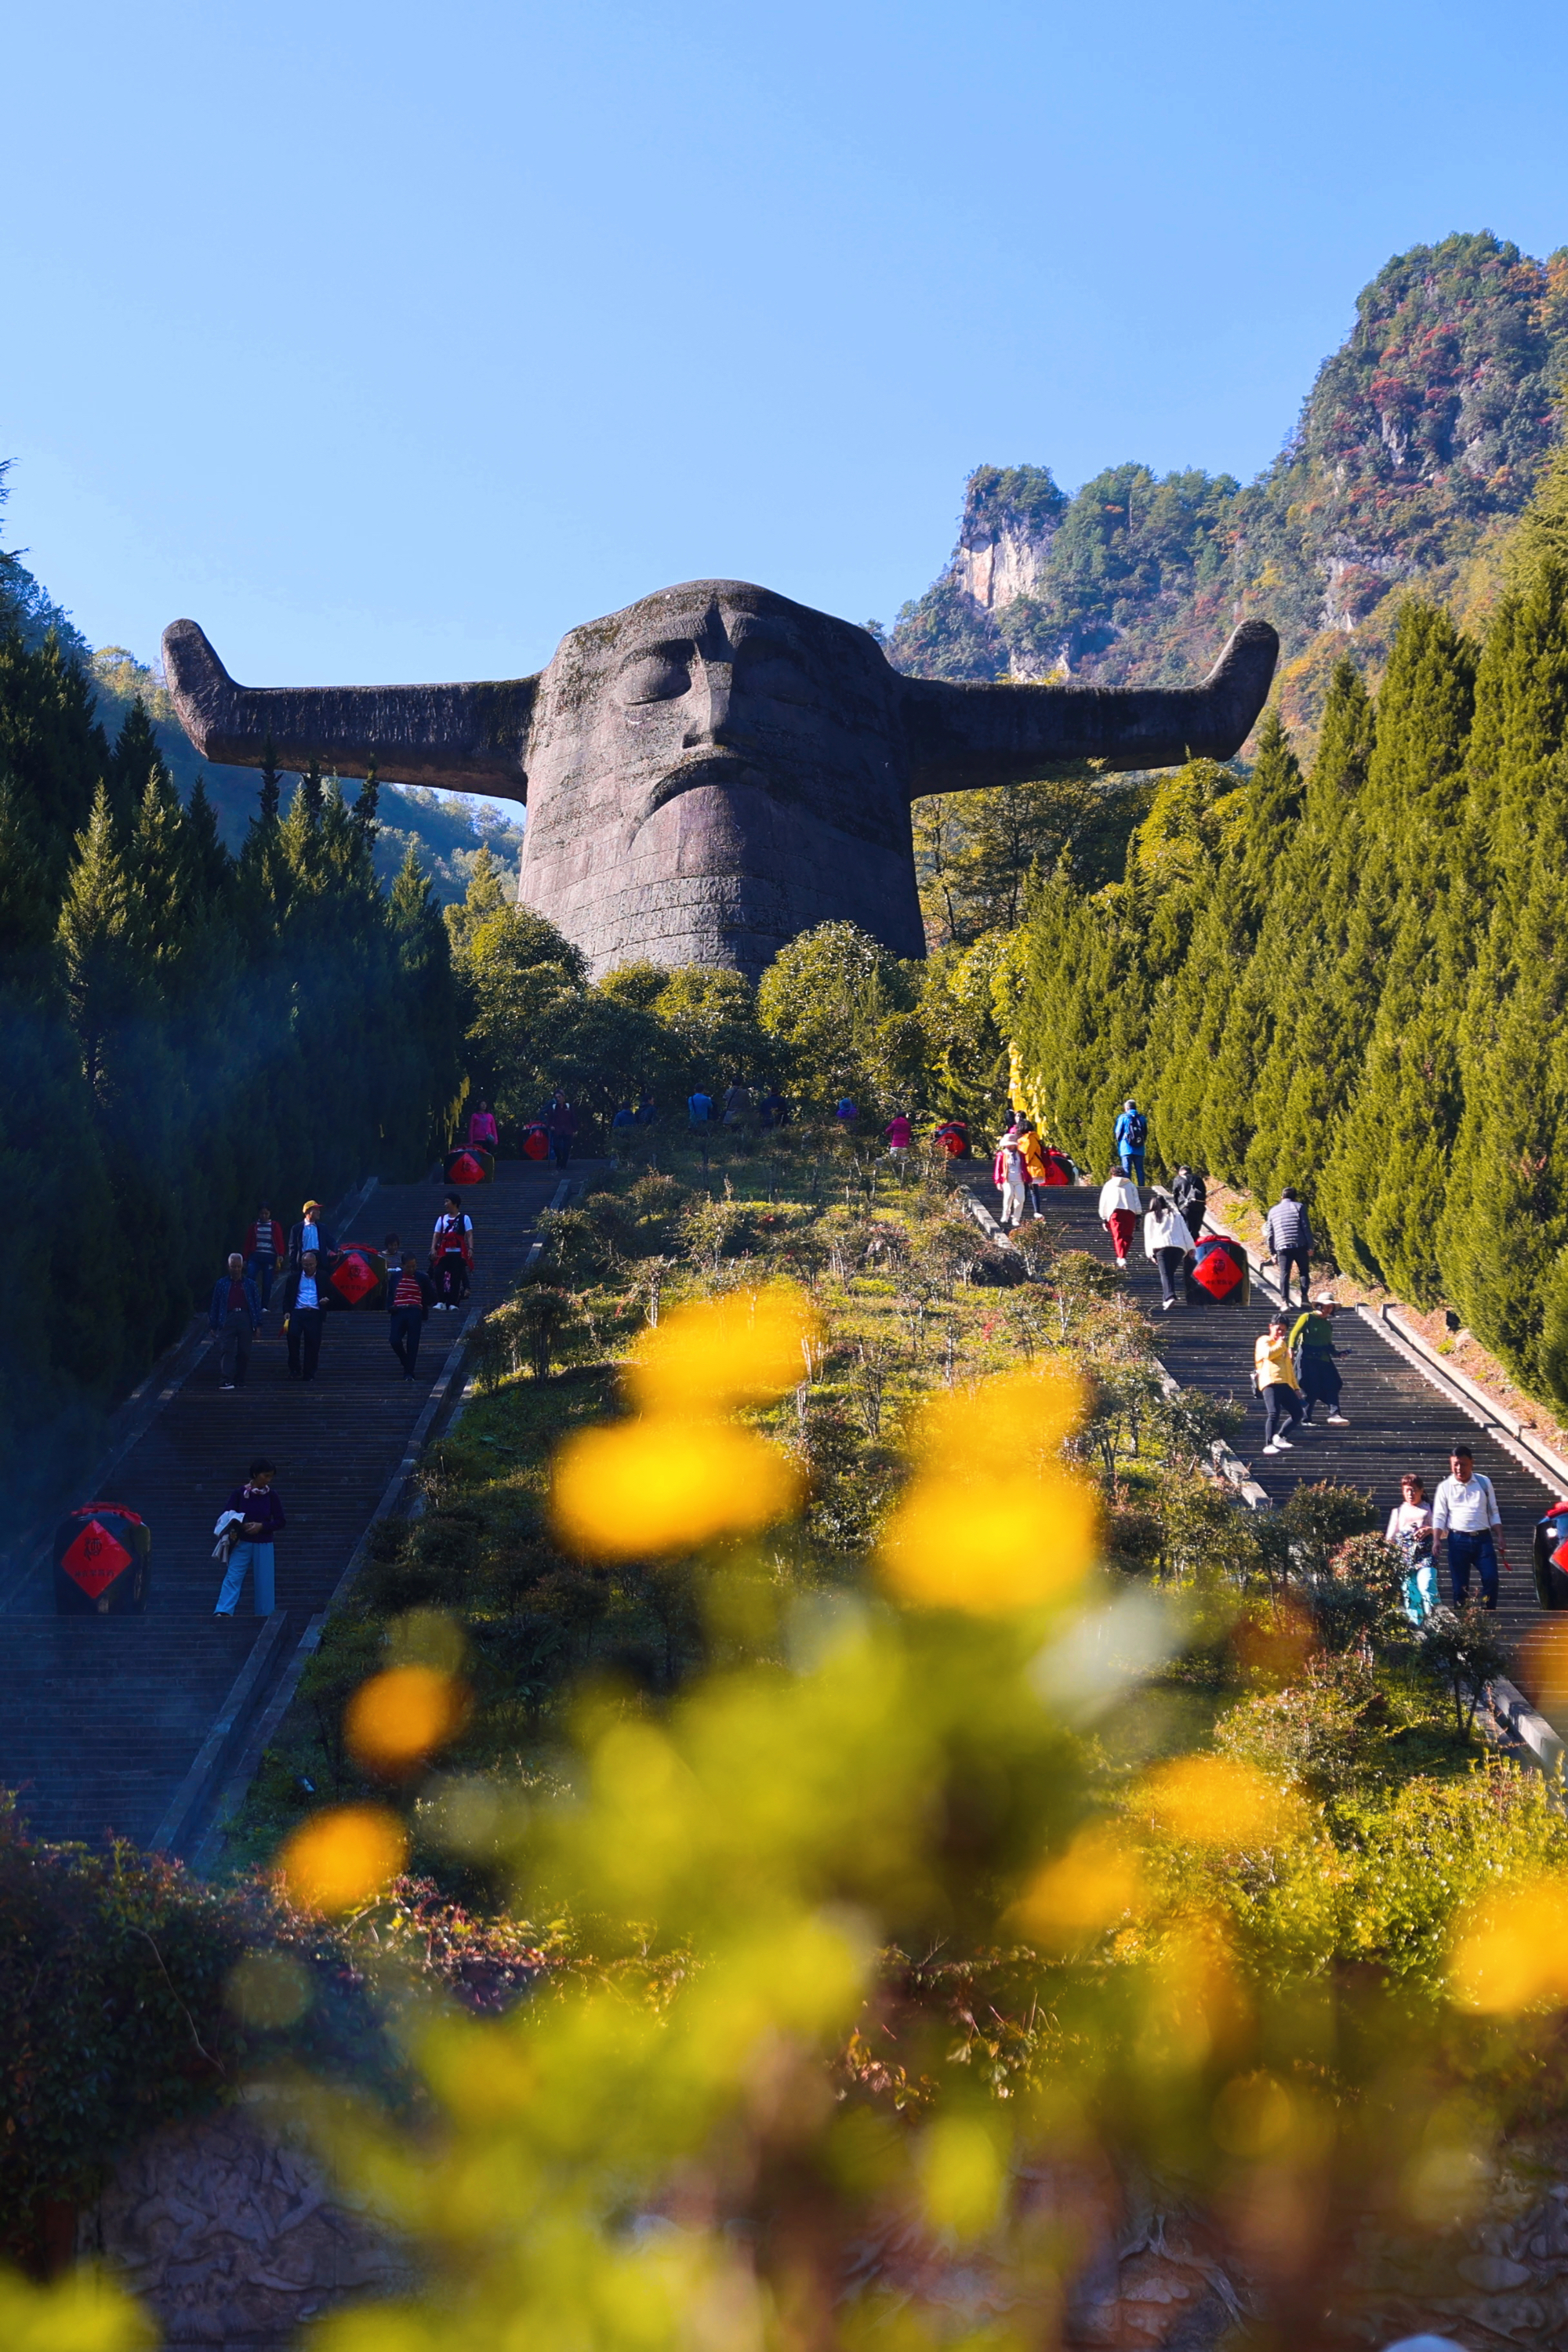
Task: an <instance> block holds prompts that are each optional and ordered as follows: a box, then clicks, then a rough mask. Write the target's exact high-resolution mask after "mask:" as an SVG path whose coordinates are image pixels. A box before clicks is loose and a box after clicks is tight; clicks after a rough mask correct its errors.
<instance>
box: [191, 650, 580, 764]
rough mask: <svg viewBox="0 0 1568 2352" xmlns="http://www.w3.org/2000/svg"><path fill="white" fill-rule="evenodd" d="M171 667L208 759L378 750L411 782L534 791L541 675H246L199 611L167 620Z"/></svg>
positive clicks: (358, 757)
mask: <svg viewBox="0 0 1568 2352" xmlns="http://www.w3.org/2000/svg"><path fill="white" fill-rule="evenodd" d="M163 668H164V673H165V675H166V677H167V678H168V681H169V692H170V695H171V697H172V698H173V701H174V709H175V711H176V713H177V715H178V717H179V721H180V724H181V726H182V727H183V728H184V730H185V732H186V734H187V735H188V736H189V737H190V739H191V740H192V742H193V743H194V744H195V747H196V750H197V751H199V752H200V753H201V755H202V757H203V759H205V760H212V761H216V763H217V764H219V765H220V766H232V767H240V768H258V767H259V766H260V765H261V762H262V759H263V757H264V754H265V751H266V747H267V745H268V742H270V744H271V747H272V756H273V758H274V760H275V761H277V764H278V766H279V768H284V769H289V770H291V771H293V772H299V771H300V769H303V768H306V767H308V766H309V765H310V761H311V760H313V759H314V760H320V761H321V764H322V766H323V767H324V768H326V769H327V770H328V771H329V772H334V771H335V772H336V773H337V774H339V775H341V776H363V774H364V773H365V772H366V770H367V769H368V768H369V767H370V764H371V762H372V761H373V760H374V762H375V765H376V767H377V769H378V771H379V772H380V773H381V774H382V775H384V776H385V777H388V778H395V780H396V781H397V782H399V783H405V784H439V785H442V786H445V787H447V789H449V790H451V791H453V792H459V793H494V794H496V795H497V796H498V797H499V798H500V799H502V800H513V801H521V800H525V799H526V797H527V776H526V773H525V770H524V765H523V757H524V752H525V750H526V747H527V743H528V729H529V721H530V719H531V717H532V713H533V698H534V691H535V689H536V688H537V686H538V683H539V681H538V678H537V677H517V678H503V679H500V680H498V681H496V682H495V683H493V684H485V683H480V684H477V685H470V686H329V687H258V686H237V685H236V684H235V681H234V680H233V678H232V677H230V676H229V674H228V672H227V670H226V669H225V667H224V666H223V664H222V662H220V661H219V659H218V657H217V656H216V654H215V653H214V651H213V649H212V647H211V646H210V645H209V644H208V643H207V640H206V637H205V634H204V633H203V631H202V630H201V629H199V628H198V627H197V626H196V624H195V621H175V622H174V623H172V624H171V625H170V626H169V627H168V628H166V629H165V630H164V632H163Z"/></svg>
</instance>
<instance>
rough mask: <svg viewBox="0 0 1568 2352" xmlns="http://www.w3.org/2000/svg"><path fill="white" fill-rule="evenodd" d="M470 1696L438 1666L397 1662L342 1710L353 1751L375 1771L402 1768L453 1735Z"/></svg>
mask: <svg viewBox="0 0 1568 2352" xmlns="http://www.w3.org/2000/svg"><path fill="white" fill-rule="evenodd" d="M466 1698H467V1693H466V1692H465V1690H464V1688H463V1685H462V1684H461V1683H460V1682H458V1679H457V1677H456V1675H448V1674H444V1673H443V1672H442V1670H441V1668H440V1667H439V1666H418V1665H414V1666H392V1667H389V1668H388V1670H387V1672H386V1673H385V1674H384V1675H374V1676H373V1677H372V1679H371V1680H370V1681H369V1682H368V1683H362V1684H361V1685H360V1686H359V1688H358V1690H357V1691H355V1693H354V1695H353V1697H352V1698H351V1699H350V1701H349V1703H348V1706H347V1707H346V1708H345V1709H344V1711H343V1731H344V1736H345V1737H346V1738H347V1740H348V1744H349V1748H350V1751H351V1753H352V1754H353V1756H354V1757H355V1759H357V1760H358V1761H359V1762H360V1763H361V1764H367V1765H369V1767H370V1768H371V1769H372V1770H373V1771H375V1772H403V1771H406V1770H407V1769H408V1767H409V1766H410V1765H411V1764H417V1763H418V1762H419V1760H420V1759H421V1758H422V1757H425V1756H428V1755H429V1753H430V1750H431V1749H432V1748H439V1747H440V1746H441V1744H442V1742H443V1741H444V1740H447V1739H450V1738H451V1737H452V1734H453V1733H454V1732H455V1731H456V1730H457V1728H458V1725H459V1724H460V1723H461V1721H462V1719H463V1713H464V1703H465V1700H466Z"/></svg>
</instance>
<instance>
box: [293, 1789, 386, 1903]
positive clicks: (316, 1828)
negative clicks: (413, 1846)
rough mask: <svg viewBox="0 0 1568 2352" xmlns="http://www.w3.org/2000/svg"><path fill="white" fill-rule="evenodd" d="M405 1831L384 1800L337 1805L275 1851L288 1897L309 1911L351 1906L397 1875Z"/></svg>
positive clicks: (305, 1825) (297, 1831)
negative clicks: (381, 1803) (382, 1803)
mask: <svg viewBox="0 0 1568 2352" xmlns="http://www.w3.org/2000/svg"><path fill="white" fill-rule="evenodd" d="M407 1859H408V1836H407V1832H406V1831H405V1829H404V1826H403V1823H402V1822H400V1821H399V1820H398V1818H397V1816H396V1814H395V1813H391V1812H388V1811H386V1809H385V1807H384V1806H382V1805H339V1806H336V1807H334V1809H333V1810H332V1811H331V1812H325V1813H317V1814H315V1815H314V1816H313V1818H312V1819H311V1820H310V1821H308V1822H304V1823H303V1824H302V1825H301V1826H300V1828H299V1829H297V1830H296V1831H295V1832H294V1833H293V1835H292V1836H291V1837H289V1838H288V1839H286V1840H285V1841H284V1844H283V1847H282V1850H281V1852H280V1853H279V1856H278V1867H279V1870H280V1871H281V1873H282V1875H283V1883H284V1885H285V1886H286V1887H287V1889H288V1892H289V1898H290V1900H291V1901H293V1902H295V1903H298V1904H299V1905H300V1907H301V1908H302V1909H304V1910H307V1911H353V1910H354V1909H356V1908H357V1906H359V1905H360V1904H362V1903H368V1902H369V1901H370V1900H371V1899H372V1897H373V1896H374V1895H378V1894H379V1893H380V1891H381V1889H382V1888H383V1887H384V1886H385V1885H387V1883H388V1882H389V1881H390V1880H392V1879H394V1878H395V1877H396V1876H397V1874H398V1873H399V1871H400V1870H401V1869H402V1868H403V1866H404V1864H405V1862H406V1861H407Z"/></svg>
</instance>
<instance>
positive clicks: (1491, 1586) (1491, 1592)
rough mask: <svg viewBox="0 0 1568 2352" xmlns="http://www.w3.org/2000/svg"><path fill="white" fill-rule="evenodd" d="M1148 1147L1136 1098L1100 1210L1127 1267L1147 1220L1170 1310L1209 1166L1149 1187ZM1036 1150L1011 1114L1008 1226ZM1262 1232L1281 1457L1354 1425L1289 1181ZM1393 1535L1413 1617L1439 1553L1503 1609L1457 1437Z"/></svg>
mask: <svg viewBox="0 0 1568 2352" xmlns="http://www.w3.org/2000/svg"><path fill="white" fill-rule="evenodd" d="M939 1134H940V1130H939ZM1148 1145H1149V1122H1148V1119H1147V1118H1146V1116H1145V1115H1144V1113H1143V1112H1142V1110H1141V1109H1140V1108H1139V1107H1138V1104H1137V1102H1136V1100H1135V1099H1134V1098H1133V1097H1131V1096H1129V1097H1127V1098H1126V1099H1125V1101H1124V1102H1123V1104H1122V1108H1121V1112H1120V1114H1119V1115H1118V1117H1117V1118H1116V1121H1115V1124H1114V1127H1113V1129H1112V1134H1111V1162H1112V1164H1111V1170H1110V1174H1109V1175H1108V1176H1107V1177H1106V1179H1105V1181H1104V1182H1103V1183H1102V1184H1101V1185H1100V1191H1099V1194H1098V1197H1097V1211H1096V1213H1097V1214H1098V1216H1099V1219H1100V1223H1101V1224H1102V1225H1103V1226H1104V1227H1105V1230H1106V1232H1107V1233H1108V1234H1109V1235H1110V1245H1111V1249H1112V1252H1113V1254H1114V1256H1115V1260H1116V1264H1117V1265H1118V1266H1121V1267H1125V1266H1126V1265H1128V1262H1129V1259H1130V1256H1131V1249H1132V1244H1133V1242H1134V1239H1135V1238H1136V1236H1137V1234H1138V1228H1139V1224H1140V1222H1142V1229H1143V1249H1144V1254H1145V1255H1146V1257H1147V1258H1148V1260H1149V1262H1150V1263H1151V1264H1152V1265H1153V1267H1154V1268H1155V1270H1156V1272H1157V1273H1158V1275H1159V1277H1160V1292H1161V1310H1162V1312H1163V1313H1165V1314H1169V1313H1170V1312H1171V1310H1172V1308H1173V1307H1174V1306H1175V1305H1176V1303H1177V1298H1178V1296H1179V1286H1180V1282H1181V1277H1182V1274H1183V1269H1184V1266H1185V1265H1187V1264H1188V1263H1189V1261H1190V1259H1191V1257H1192V1255H1193V1253H1194V1250H1195V1249H1196V1246H1197V1244H1198V1242H1199V1239H1200V1237H1201V1236H1202V1234H1203V1228H1204V1223H1205V1217H1206V1215H1207V1213H1208V1191H1207V1186H1206V1185H1205V1181H1204V1179H1203V1176H1202V1174H1201V1173H1200V1172H1199V1171H1196V1170H1194V1169H1192V1168H1188V1167H1186V1166H1181V1167H1178V1168H1177V1169H1176V1170H1175V1171H1174V1174H1173V1178H1172V1180H1171V1182H1170V1184H1169V1185H1168V1186H1165V1185H1163V1184H1158V1183H1156V1184H1153V1185H1151V1184H1150V1183H1149V1181H1148V1179H1147V1174H1146V1165H1147V1153H1148ZM1032 1153H1034V1154H1038V1155H1040V1157H1041V1159H1042V1160H1046V1159H1048V1158H1051V1157H1055V1156H1056V1155H1052V1154H1050V1153H1049V1151H1048V1147H1044V1146H1042V1145H1041V1144H1040V1142H1039V1139H1038V1134H1037V1129H1035V1128H1034V1127H1033V1125H1032V1124H1031V1122H1030V1121H1029V1120H1028V1119H1027V1118H1025V1117H1023V1116H1022V1115H1018V1116H1015V1117H1014V1118H1012V1119H1011V1120H1010V1122H1009V1124H1008V1126H1007V1128H1006V1129H1005V1132H1004V1133H1003V1134H1002V1136H1001V1137H1000V1139H999V1140H998V1143H997V1149H996V1157H995V1162H994V1181H995V1184H996V1188H997V1191H998V1192H1000V1194H1001V1198H1002V1205H1001V1211H1000V1222H1001V1223H1002V1224H1003V1225H1004V1226H1005V1227H1007V1228H1014V1227H1016V1225H1017V1224H1018V1223H1020V1222H1021V1220H1022V1218H1023V1216H1024V1213H1025V1207H1026V1202H1027V1201H1028V1200H1029V1199H1030V1198H1033V1199H1034V1202H1035V1204H1036V1207H1037V1210H1038V1208H1039V1206H1040V1199H1041V1196H1040V1193H1039V1192H1038V1191H1037V1189H1036V1183H1035V1181H1034V1180H1033V1168H1032V1164H1031V1154H1032ZM1063 1164H1064V1166H1065V1167H1066V1169H1067V1173H1066V1174H1065V1175H1064V1176H1061V1177H1057V1176H1054V1175H1048V1174H1043V1175H1042V1176H1041V1177H1040V1178H1039V1180H1038V1181H1040V1182H1053V1181H1072V1179H1073V1171H1072V1170H1071V1168H1070V1163H1066V1162H1065V1161H1064V1163H1063ZM1263 1239H1264V1245H1265V1249H1266V1251H1267V1254H1268V1256H1269V1257H1270V1258H1272V1260H1273V1261H1274V1267H1275V1276H1276V1283H1277V1287H1278V1289H1279V1295H1280V1297H1281V1298H1282V1300H1283V1301H1284V1311H1283V1312H1282V1313H1279V1314H1276V1315H1274V1316H1273V1317H1272V1318H1270V1320H1269V1323H1268V1328H1267V1329H1266V1330H1265V1331H1264V1332H1263V1333H1262V1335H1261V1336H1260V1337H1259V1338H1258V1339H1257V1341H1256V1342H1255V1344H1254V1348H1253V1363H1252V1389H1253V1393H1254V1394H1255V1396H1256V1397H1257V1398H1258V1402H1259V1403H1260V1404H1261V1406H1262V1408H1263V1423H1264V1444H1263V1452H1264V1454H1267V1455H1270V1456H1277V1455H1279V1454H1289V1453H1290V1452H1292V1451H1293V1450H1294V1448H1295V1447H1296V1446H1297V1445H1298V1444H1300V1441H1301V1438H1302V1435H1303V1433H1305V1432H1307V1431H1310V1430H1311V1429H1312V1428H1314V1427H1315V1426H1316V1425H1317V1423H1318V1422H1319V1421H1320V1420H1321V1422H1322V1423H1323V1424H1324V1425H1326V1426H1327V1427H1328V1428H1331V1429H1348V1428H1349V1427H1350V1426H1351V1423H1350V1418H1349V1416H1348V1415H1347V1414H1346V1413H1345V1412H1344V1411H1343V1410H1342V1373H1341V1369H1340V1349H1339V1348H1338V1346H1337V1344H1336V1341H1335V1337H1334V1325H1335V1318H1336V1315H1337V1312H1338V1308H1337V1306H1336V1302H1335V1300H1334V1299H1333V1298H1332V1297H1331V1296H1330V1295H1329V1294H1328V1293H1326V1292H1320V1293H1319V1295H1318V1296H1317V1297H1313V1296H1312V1295H1311V1275H1312V1260H1313V1258H1314V1256H1315V1255H1317V1243H1316V1240H1315V1237H1314V1235H1313V1232H1312V1223H1311V1218H1310V1214H1309V1213H1308V1209H1307V1205H1306V1203H1305V1202H1304V1201H1303V1200H1302V1198H1301V1195H1300V1192H1298V1191H1297V1190H1296V1188H1295V1187H1294V1186H1293V1185H1289V1184H1288V1185H1285V1186H1283V1187H1282V1188H1281V1191H1280V1194H1279V1199H1278V1200H1277V1201H1276V1202H1274V1204H1273V1206H1272V1207H1271V1208H1270V1209H1269V1211H1268V1215H1267V1217H1266V1218H1265V1219H1264V1224H1263ZM1292 1285H1294V1287H1295V1292H1296V1297H1295V1301H1294V1303H1293V1302H1292V1295H1291V1294H1292ZM1189 1295H1193V1294H1192V1293H1190V1292H1189ZM1385 1535H1386V1540H1387V1541H1388V1543H1389V1544H1390V1545H1391V1546H1392V1547H1393V1548H1394V1550H1396V1551H1397V1552H1398V1553H1399V1555H1400V1558H1401V1560H1402V1561H1403V1563H1404V1570H1405V1590H1404V1601H1405V1612H1406V1614H1407V1615H1408V1617H1409V1618H1410V1621H1411V1622H1412V1623H1413V1624H1415V1625H1420V1624H1422V1623H1424V1622H1425V1621H1426V1619H1427V1618H1428V1617H1429V1616H1430V1615H1431V1614H1432V1612H1433V1610H1434V1609H1435V1608H1436V1606H1437V1602H1438V1565H1439V1559H1440V1558H1441V1557H1443V1556H1446V1558H1447V1571H1448V1586H1449V1593H1450V1596H1451V1599H1452V1601H1453V1605H1454V1607H1455V1608H1456V1609H1458V1608H1462V1607H1463V1606H1464V1604H1465V1602H1466V1601H1467V1600H1468V1597H1469V1593H1470V1590H1471V1585H1472V1581H1473V1582H1474V1583H1475V1584H1476V1585H1477V1586H1478V1587H1479V1595H1480V1600H1481V1602H1482V1605H1483V1606H1484V1607H1485V1608H1487V1609H1495V1608H1496V1607H1497V1604H1498V1593H1499V1571H1500V1565H1501V1566H1502V1567H1504V1568H1506V1567H1507V1565H1508V1562H1507V1559H1506V1556H1505V1555H1504V1553H1503V1547H1502V1516H1501V1513H1500V1510H1499V1508H1498V1500H1497V1495H1496V1492H1495V1490H1494V1488H1493V1486H1492V1483H1491V1481H1490V1479H1489V1478H1488V1477H1486V1476H1485V1475H1483V1474H1482V1473H1481V1472H1480V1471H1479V1470H1478V1469H1477V1468H1476V1466H1475V1457H1474V1455H1473V1454H1472V1452H1471V1450H1470V1448H1469V1446H1468V1444H1465V1443H1463V1442H1462V1441H1460V1442H1457V1443H1456V1444H1455V1445H1454V1448H1453V1451H1452V1454H1451V1455H1450V1460H1449V1475H1447V1477H1446V1478H1444V1479H1442V1480H1441V1481H1440V1482H1439V1484H1438V1486H1437V1488H1436V1494H1435V1496H1432V1497H1430V1498H1428V1496H1427V1492H1426V1482H1425V1481H1424V1480H1423V1478H1422V1477H1421V1475H1420V1474H1419V1473H1418V1472H1416V1471H1414V1470H1412V1471H1407V1472H1405V1474H1404V1475H1403V1477H1402V1478H1401V1481H1400V1500H1399V1501H1398V1502H1397V1503H1396V1504H1395V1505H1394V1507H1393V1509H1392V1510H1391V1511H1390V1513H1389V1515H1388V1520H1387V1526H1386V1529H1385Z"/></svg>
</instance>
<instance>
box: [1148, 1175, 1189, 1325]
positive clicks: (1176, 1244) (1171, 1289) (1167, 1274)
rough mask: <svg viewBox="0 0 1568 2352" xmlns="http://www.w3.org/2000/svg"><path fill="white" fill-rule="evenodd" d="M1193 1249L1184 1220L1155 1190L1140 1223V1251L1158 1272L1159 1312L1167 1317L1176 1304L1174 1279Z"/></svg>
mask: <svg viewBox="0 0 1568 2352" xmlns="http://www.w3.org/2000/svg"><path fill="white" fill-rule="evenodd" d="M1192 1246H1193V1237H1192V1235H1191V1234H1190V1233H1188V1231H1187V1227H1186V1221H1185V1219H1184V1218H1183V1217H1182V1216H1181V1215H1180V1214H1179V1213H1178V1212H1177V1209H1176V1204H1175V1202H1173V1200H1172V1199H1171V1197H1170V1195H1169V1194H1168V1193H1166V1192H1159V1191H1156V1192H1155V1193H1154V1196H1153V1199H1152V1201H1151V1202H1150V1203H1149V1213H1148V1214H1147V1216H1146V1217H1145V1218H1144V1220H1143V1249H1144V1254H1145V1255H1146V1256H1149V1257H1151V1258H1152V1259H1153V1261H1154V1264H1155V1265H1157V1266H1158V1267H1159V1269H1160V1311H1161V1313H1162V1314H1163V1315H1168V1314H1169V1313H1170V1311H1171V1309H1172V1307H1173V1306H1174V1305H1175V1303H1176V1276H1178V1275H1179V1274H1180V1273H1181V1270H1182V1261H1183V1259H1184V1257H1185V1256H1186V1255H1187V1254H1188V1252H1189V1251H1190V1250H1191V1248H1192Z"/></svg>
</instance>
